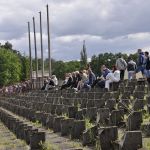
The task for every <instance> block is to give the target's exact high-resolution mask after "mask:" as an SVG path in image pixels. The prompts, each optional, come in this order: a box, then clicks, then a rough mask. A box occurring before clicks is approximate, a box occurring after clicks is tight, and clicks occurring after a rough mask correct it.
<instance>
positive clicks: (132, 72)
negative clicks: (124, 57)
mask: <svg viewBox="0 0 150 150" xmlns="http://www.w3.org/2000/svg"><path fill="white" fill-rule="evenodd" d="M135 70H136V62H134V61H133V59H132V58H131V57H129V58H128V64H127V71H128V80H131V79H134V78H135Z"/></svg>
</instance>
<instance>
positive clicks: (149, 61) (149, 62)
mask: <svg viewBox="0 0 150 150" xmlns="http://www.w3.org/2000/svg"><path fill="white" fill-rule="evenodd" d="M144 54H145V70H144V74H145V76H146V78H147V81H148V83H150V58H149V52H145V53H144Z"/></svg>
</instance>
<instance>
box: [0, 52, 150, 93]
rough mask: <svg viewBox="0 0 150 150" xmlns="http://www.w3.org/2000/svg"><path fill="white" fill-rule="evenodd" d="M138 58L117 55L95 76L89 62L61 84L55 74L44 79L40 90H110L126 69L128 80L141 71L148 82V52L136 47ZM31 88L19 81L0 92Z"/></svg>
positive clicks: (13, 91) (27, 83)
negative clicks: (113, 61)
mask: <svg viewBox="0 0 150 150" xmlns="http://www.w3.org/2000/svg"><path fill="white" fill-rule="evenodd" d="M137 53H138V60H137V62H135V61H134V60H133V59H132V58H131V57H128V60H127V61H126V60H125V59H124V58H123V57H122V56H121V55H120V56H118V58H117V60H116V64H114V65H113V67H112V68H111V69H110V68H108V67H107V66H106V65H105V64H104V65H102V66H101V67H100V72H101V76H99V77H96V75H95V74H94V72H93V71H92V68H91V66H90V64H88V66H87V67H86V69H85V70H80V71H75V72H72V73H66V74H65V79H64V81H63V83H62V85H61V86H58V79H57V77H56V75H52V76H51V77H50V78H48V79H46V80H44V85H43V87H42V88H41V90H45V91H47V90H50V89H54V88H55V89H56V90H60V91H62V90H63V89H66V88H71V89H73V90H74V91H75V92H79V91H82V90H83V89H87V90H91V88H94V87H95V86H98V87H100V88H104V89H105V90H106V91H109V90H110V85H111V83H112V82H119V81H120V80H124V76H125V71H126V70H127V71H128V80H131V79H135V78H136V73H138V72H141V73H142V75H143V78H146V79H147V81H148V83H150V58H149V52H147V51H146V52H143V51H142V50H141V49H138V51H137ZM31 88H32V83H31V82H30V81H25V82H21V83H18V84H15V85H9V86H3V87H2V88H0V93H7V94H15V93H24V92H27V91H29V90H30V89H31Z"/></svg>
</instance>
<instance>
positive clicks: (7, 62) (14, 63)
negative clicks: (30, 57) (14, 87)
mask: <svg viewBox="0 0 150 150" xmlns="http://www.w3.org/2000/svg"><path fill="white" fill-rule="evenodd" d="M20 77H21V62H20V59H19V57H18V56H17V55H16V54H15V53H13V52H12V51H10V50H8V49H4V48H1V49H0V86H3V85H7V84H12V83H15V82H18V81H20Z"/></svg>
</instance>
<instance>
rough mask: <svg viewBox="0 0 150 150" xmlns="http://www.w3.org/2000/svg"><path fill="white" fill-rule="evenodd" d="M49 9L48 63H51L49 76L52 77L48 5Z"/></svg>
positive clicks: (48, 30) (48, 29) (48, 27)
mask: <svg viewBox="0 0 150 150" xmlns="http://www.w3.org/2000/svg"><path fill="white" fill-rule="evenodd" d="M46 8H47V35H48V61H49V64H48V65H49V66H48V67H49V76H51V75H52V70H51V47H50V26H49V8H48V5H46Z"/></svg>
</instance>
